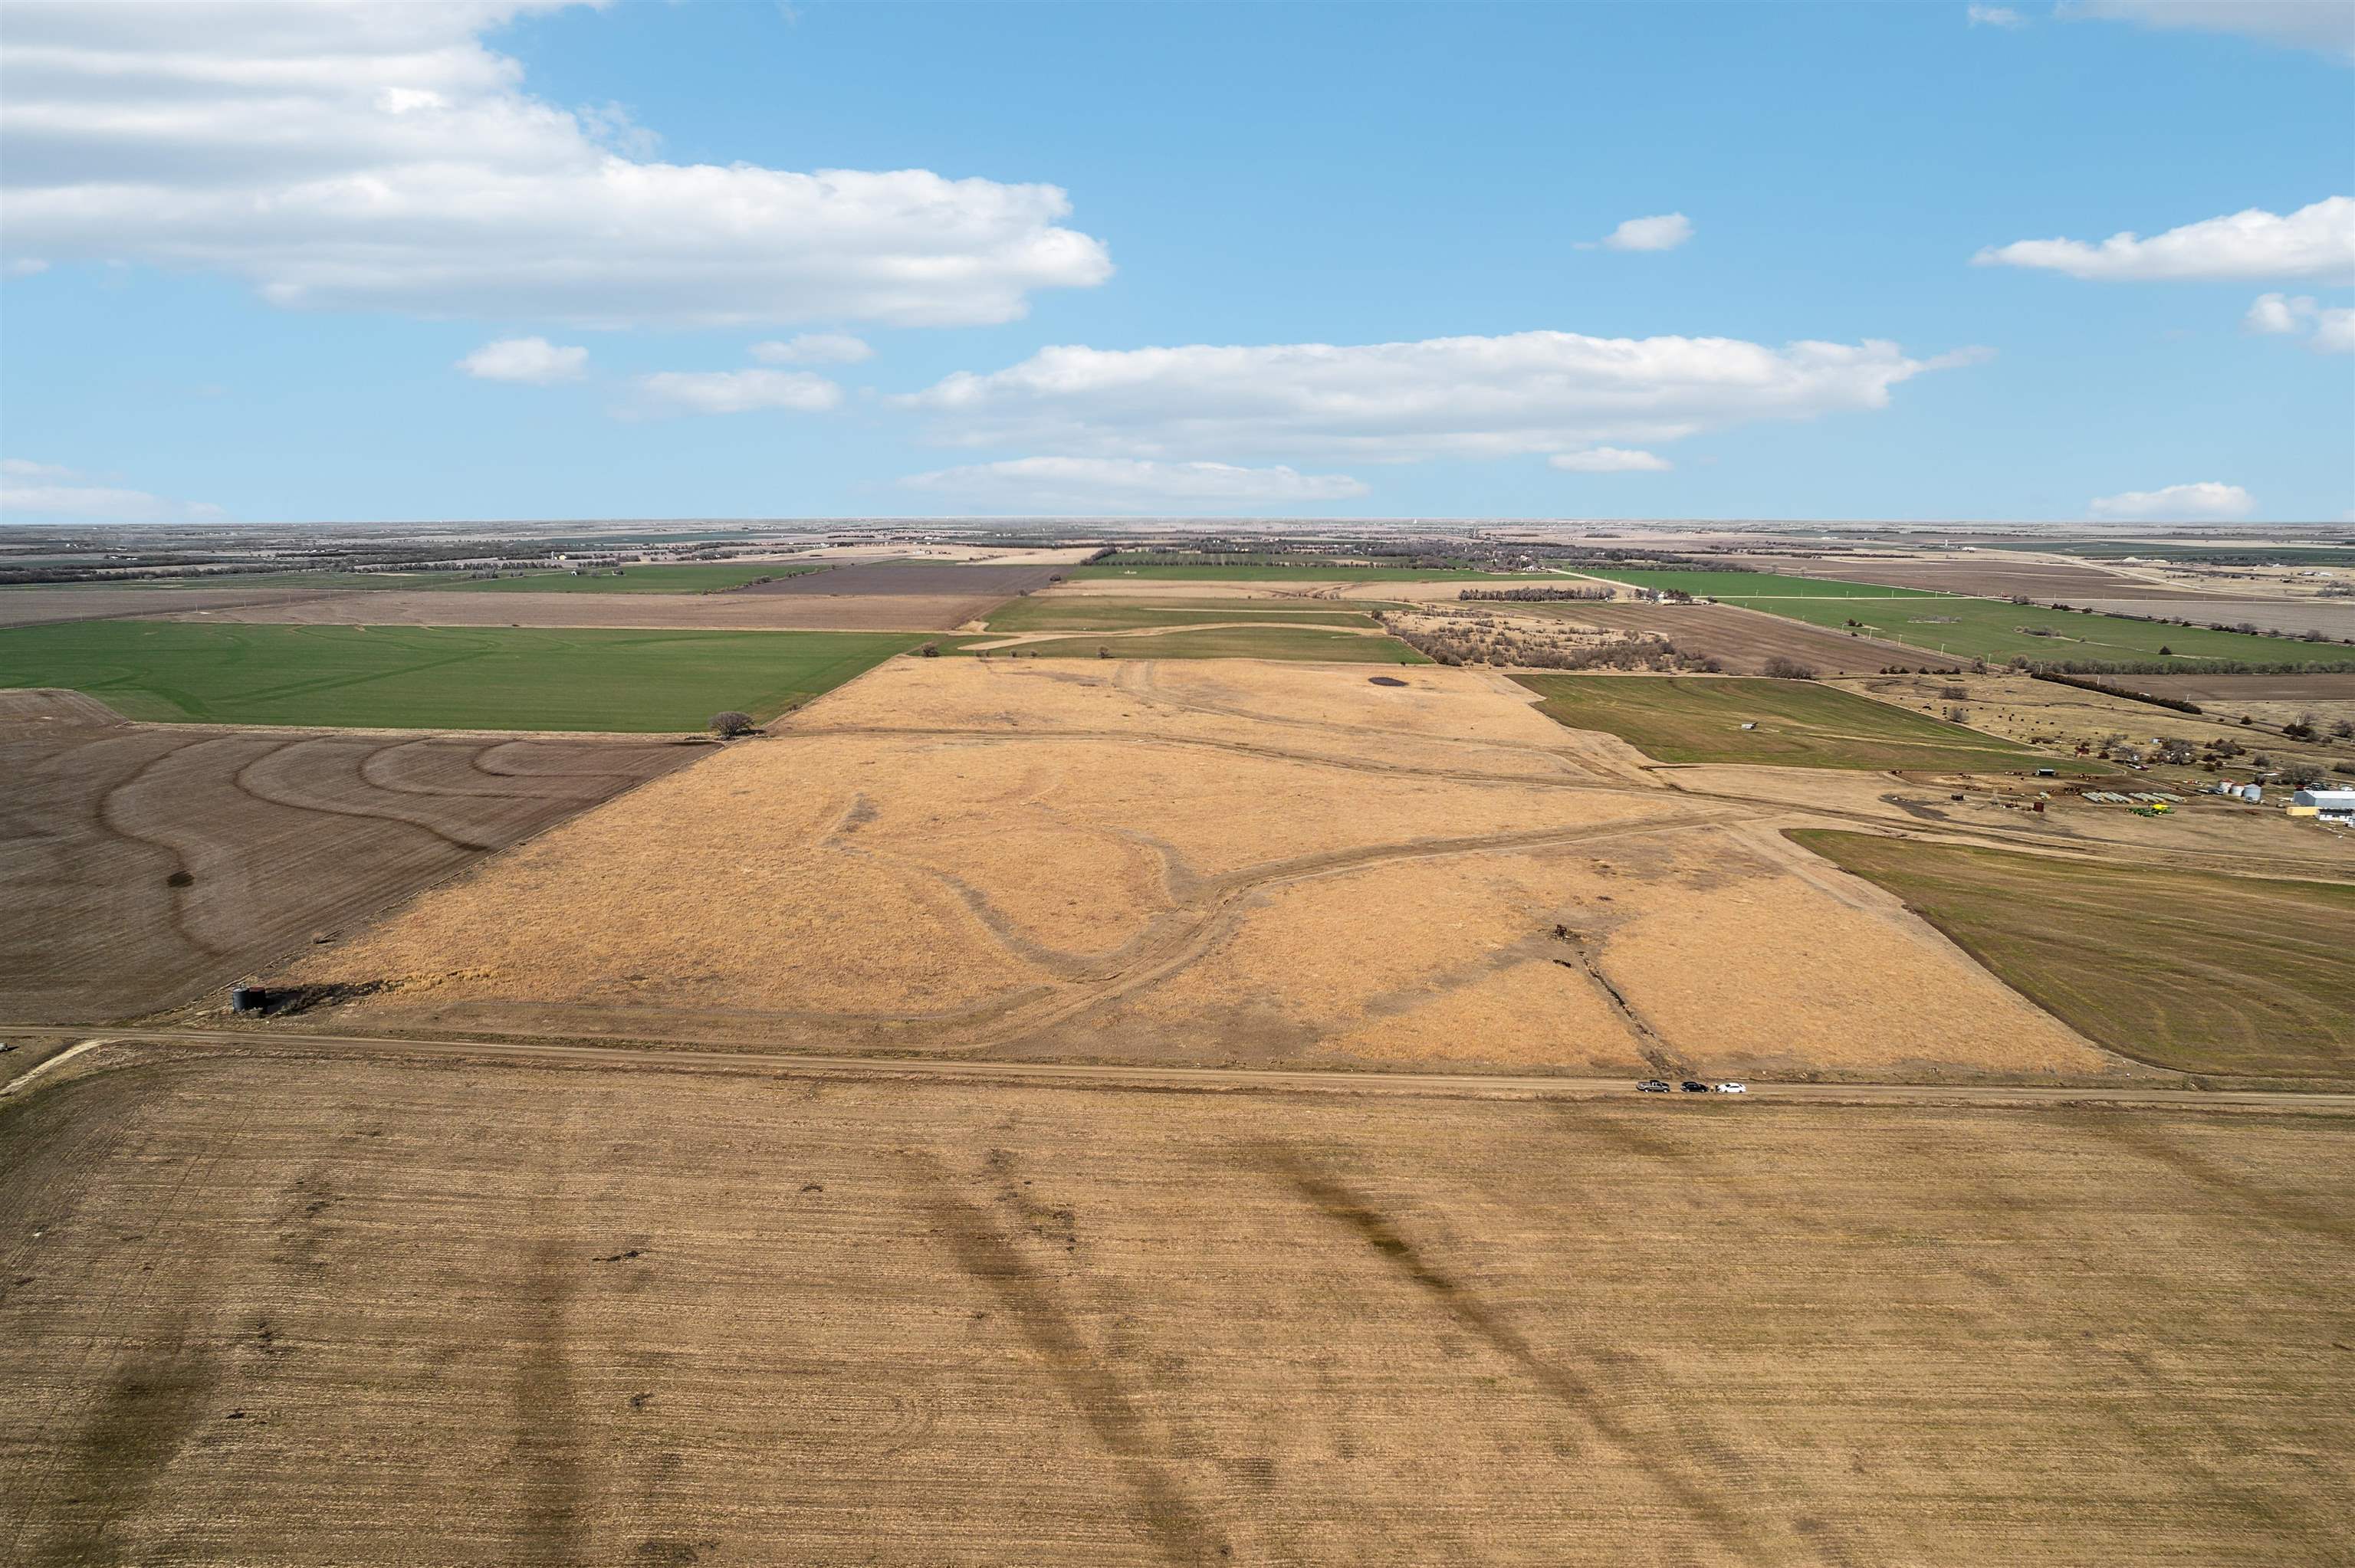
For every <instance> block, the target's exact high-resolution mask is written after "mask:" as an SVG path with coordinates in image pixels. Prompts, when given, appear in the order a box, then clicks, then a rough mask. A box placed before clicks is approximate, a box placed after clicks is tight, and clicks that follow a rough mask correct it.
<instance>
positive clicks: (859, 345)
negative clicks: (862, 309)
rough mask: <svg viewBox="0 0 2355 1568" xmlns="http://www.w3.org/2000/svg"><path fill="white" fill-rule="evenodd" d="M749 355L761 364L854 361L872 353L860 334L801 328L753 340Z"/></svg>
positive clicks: (854, 362)
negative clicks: (792, 333) (795, 333)
mask: <svg viewBox="0 0 2355 1568" xmlns="http://www.w3.org/2000/svg"><path fill="white" fill-rule="evenodd" d="M752 357H753V358H755V359H757V360H759V361H760V362H761V363H762V364H763V365H858V364H861V363H863V362H865V361H867V360H869V359H872V358H874V357H875V351H874V350H873V349H872V348H869V347H868V345H867V341H866V339H864V338H857V337H853V336H851V335H850V334H848V333H847V332H805V333H803V334H801V335H800V336H798V337H789V338H786V339H784V340H783V341H782V342H770V343H756V344H753V345H752Z"/></svg>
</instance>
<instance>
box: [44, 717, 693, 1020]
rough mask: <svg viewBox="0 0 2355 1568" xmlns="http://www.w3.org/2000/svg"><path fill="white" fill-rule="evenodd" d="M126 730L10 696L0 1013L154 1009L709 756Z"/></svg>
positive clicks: (526, 744)
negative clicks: (596, 805)
mask: <svg viewBox="0 0 2355 1568" xmlns="http://www.w3.org/2000/svg"><path fill="white" fill-rule="evenodd" d="M700 754H701V753H700V750H699V749H698V748H696V747H682V746H669V745H655V744H649V743H646V742H643V741H612V740H585V739H560V740H559V739H538V738H534V739H516V738H496V739H495V738H474V739H466V738H460V737H434V738H428V739H419V738H417V737H415V736H403V737H388V736H353V735H304V734H301V733H290V732H287V731H283V730H273V731H267V732H261V733H253V732H241V731H228V732H222V731H218V730H194V729H186V728H171V727H151V726H133V725H127V724H123V723H122V722H121V721H120V720H118V719H116V718H114V716H113V715H111V714H109V713H107V712H105V711H104V710H103V709H101V708H99V707H98V706H97V705H95V704H90V703H88V702H86V701H78V700H76V699H75V698H74V697H73V696H72V694H55V695H50V694H39V693H0V778H5V779H6V780H7V781H8V782H7V788H6V789H5V790H0V885H5V886H6V888H7V896H6V897H5V899H0V1018H6V1019H13V1020H23V1021H32V1022H39V1021H45V1020H57V1021H59V1022H78V1021H83V1020H88V1019H93V1018H121V1017H127V1016H131V1015H134V1014H139V1013H144V1012H152V1011H155V1010H156V1009H159V1008H163V1007H166V1006H169V1005H171V1004H173V1003H175V1002H178V1001H183V1000H185V999H186V997H188V996H189V995H191V994H193V993H195V992H197V991H200V990H204V989H208V988H212V987H218V986H222V985H226V984H227V983H228V982H229V981H230V980H234V979H236V978H237V977H238V976H239V975H240V974H242V973H244V972H246V971H247V970H249V969H252V968H253V967H254V966H256V965H258V964H261V963H262V962H265V961H268V960H272V959H278V958H279V957H281V956H282V955H283V954H284V953H285V952H286V951H287V950H288V949H290V948H295V947H298V946H301V945H303V944H304V943H305V942H307V941H309V940H310V938H311V937H312V936H313V934H314V932H317V931H321V930H329V931H333V930H348V929H349V928H350V927H349V926H348V925H347V922H351V921H356V920H358V919H361V918H364V917H365V916H368V915H371V914H374V913H376V912H378V910H380V909H382V908H383V907H384V906H386V905H387V904H389V903H391V902H393V901H394V900H395V899H397V898H399V897H400V896H401V895H404V894H407V893H410V892H412V891H414V890H416V889H417V888H420V887H422V886H425V885H428V884H431V883H432V882H435V881H438V880H440V879H442V878H443V877H446V876H448V875H449V874H451V873H452V872H453V871H456V870H457V869H459V868H460V867H462V866H464V865H468V864H471V863H474V862H475V861H477V860H479V859H480V858H481V857H482V856H483V855H484V854H485V853H488V852H490V851H492V850H496V849H498V848H501V847H503V846H505V845H507V844H511V843H514V842H517V840H519V839H522V838H524V837H526V836H527V835H529V834H531V833H533V832H538V830H540V829H542V828H545V827H547V826H548V825H549V824H550V823H551V822H555V821H560V820H561V819H563V818H565V817H568V816H570V815H572V814H573V813H574V812H577V811H580V810H583V809H585V808H587V807H589V806H591V805H594V804H596V803H597V802H598V801H600V800H606V799H608V798H609V797H611V796H613V794H614V793H616V792H617V791H620V790H623V789H628V788H630V787H631V786H632V785H634V784H637V783H640V782H643V781H644V780H645V779H650V778H653V777H655V775H657V774H661V773H665V772H667V771H669V770H670V769H671V768H676V767H678V766H680V765H681V764H683V763H684V762H686V761H687V760H689V759H691V758H694V757H696V756H698V755H700Z"/></svg>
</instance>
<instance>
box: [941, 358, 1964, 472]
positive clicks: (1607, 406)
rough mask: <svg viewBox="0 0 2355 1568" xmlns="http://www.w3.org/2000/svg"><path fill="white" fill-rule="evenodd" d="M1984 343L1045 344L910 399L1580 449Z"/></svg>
mask: <svg viewBox="0 0 2355 1568" xmlns="http://www.w3.org/2000/svg"><path fill="white" fill-rule="evenodd" d="M1975 357H1977V355H1976V354H1973V353H1970V352H1966V353H1965V354H1963V355H1953V356H1948V357H1945V358H1941V359H1929V360H1923V359H1913V358H1909V357H1908V356H1907V355H1905V354H1904V353H1903V351H1902V350H1901V349H1900V348H1899V347H1898V346H1897V345H1896V344H1893V343H1885V342H1881V341H1878V340H1871V339H1868V340H1867V341H1865V342H1862V343H1857V344H1841V343H1807V342H1801V343H1793V344H1785V345H1784V346H1783V347H1781V348H1779V349H1778V348H1769V347H1767V346H1765V345H1764V344H1755V343H1746V342H1743V341H1742V340H1740V339H1736V338H1720V337H1648V338H1601V337H1584V336H1581V335H1580V334H1576V333H1563V332H1529V333H1517V334H1511V335H1509V336H1504V337H1444V338H1431V339H1426V340H1424V341H1422V342H1416V343H1380V344H1362V345H1358V346H1348V347H1337V346H1335V345H1333V344H1318V343H1306V344H1266V345H1261V346H1255V347H1214V346H1211V345H1208V344H1195V345H1192V346H1189V347H1184V348H1138V349H1098V348H1086V347H1078V346H1060V347H1051V348H1044V349H1040V350H1039V352H1038V353H1037V354H1034V355H1031V356H1030V357H1029V358H1028V359H1026V360H1023V361H1021V362H1020V363H1019V364H1017V365H1014V366H1008V367H1007V368H1006V369H1004V370H1000V371H996V372H994V373H992V374H988V375H976V374H974V373H972V372H964V371H961V372H959V373H957V374H956V375H954V376H948V377H946V378H945V379H943V380H942V381H940V382H938V383H936V384H935V385H933V386H932V387H927V388H925V389H924V390H923V391H921V392H917V393H912V394H910V395H908V396H906V397H901V398H900V399H898V401H899V402H900V404H901V405H902V406H904V407H909V408H916V409H919V410H922V411H925V412H928V413H930V414H932V416H933V417H934V424H933V429H932V434H933V436H934V438H935V439H937V440H942V441H944V442H947V443H949V444H952V445H975V446H979V445H1001V446H1017V447H1028V448H1029V449H1030V450H1034V451H1036V450H1046V451H1050V452H1055V453H1060V454H1074V455H1082V456H1111V457H1141V458H1181V459H1203V458H1209V459H1219V460H1225V459H1229V458H1232V457H1236V456H1245V455H1256V454H1266V455H1270V456H1276V457H1295V456H1303V455H1307V456H1322V457H1340V458H1348V459H1354V460H1357V461H1366V462H1412V461H1420V460H1423V459H1428V458H1440V457H1463V458H1494V457H1510V456H1514V455H1517V454H1524V453H1551V452H1570V451H1575V450H1580V449H1582V448H1586V447H1591V446H1593V445H1594V444H1596V443H1597V442H1622V441H1624V442H1646V443H1649V442H1657V441H1665V440H1676V439H1678V438H1679V437H1682V436H1689V435H1692V434H1694V433H1695V432H1697V431H1701V430H1709V429H1721V428H1723V427H1725V426H1729V425H1736V424H1742V423H1744V422H1747V421H1751V420H1756V419H1807V418H1816V417H1817V416H1818V415H1823V414H1829V413H1837V412H1841V411H1846V410H1850V409H1866V408H1882V407H1885V406H1886V405H1887V404H1888V402H1889V393H1890V388H1891V387H1894V386H1896V385H1897V384H1898V383H1900V382H1902V381H1906V380H1909V379H1911V378H1912V377H1913V376H1918V375H1921V374H1922V373H1923V372H1924V371H1928V370H1934V369H1939V368H1943V367H1944V366H1948V365H1953V364H1961V363H1966V362H1968V361H1969V360H1971V359H1973V358H1975Z"/></svg>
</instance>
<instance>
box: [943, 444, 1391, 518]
mask: <svg viewBox="0 0 2355 1568" xmlns="http://www.w3.org/2000/svg"><path fill="white" fill-rule="evenodd" d="M900 483H902V484H905V485H907V486H909V487H910V488H911V489H914V490H922V491H929V492H932V493H935V494H940V495H947V496H953V497H955V498H957V499H958V500H960V501H964V502H967V503H975V504H984V505H992V506H1009V505H1010V506H1020V507H1038V508H1042V509H1046V510H1050V511H1052V510H1060V509H1069V508H1082V509H1087V510H1095V511H1105V512H1160V511H1197V510H1204V509H1210V510H1217V509H1222V508H1228V507H1233V506H1282V505H1285V504H1288V503H1298V502H1314V501H1347V500H1350V499H1352V498H1354V497H1357V496H1360V495H1365V494H1368V493H1369V490H1368V488H1367V486H1366V485H1365V484H1364V483H1363V482H1361V481H1359V480H1356V479H1352V478H1350V477H1349V476H1348V474H1346V473H1301V472H1298V471H1295V470H1293V469H1290V468H1285V467H1283V466H1281V465H1278V466H1275V467H1272V468H1241V467H1238V466H1236V465H1234V464H1232V463H1223V462H1157V461H1151V460H1149V459H1144V458H1077V457H1030V458H1014V459H1010V460H1008V461H1005V462H985V463H975V464H972V465H970V466H968V467H964V468H946V469H942V470H939V471H936V472H932V473H919V474H913V475H911V476H910V477H909V478H907V479H904V480H901V481H900Z"/></svg>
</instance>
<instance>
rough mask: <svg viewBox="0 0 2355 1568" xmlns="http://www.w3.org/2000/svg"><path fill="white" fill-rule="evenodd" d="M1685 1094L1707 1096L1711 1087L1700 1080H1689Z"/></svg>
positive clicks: (1686, 1082)
mask: <svg viewBox="0 0 2355 1568" xmlns="http://www.w3.org/2000/svg"><path fill="white" fill-rule="evenodd" d="M1685 1093H1687V1094H1689V1095H1705V1094H1707V1093H1709V1086H1708V1085H1707V1084H1704V1083H1702V1082H1701V1081H1700V1079H1699V1078H1687V1079H1686V1080H1685Z"/></svg>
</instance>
